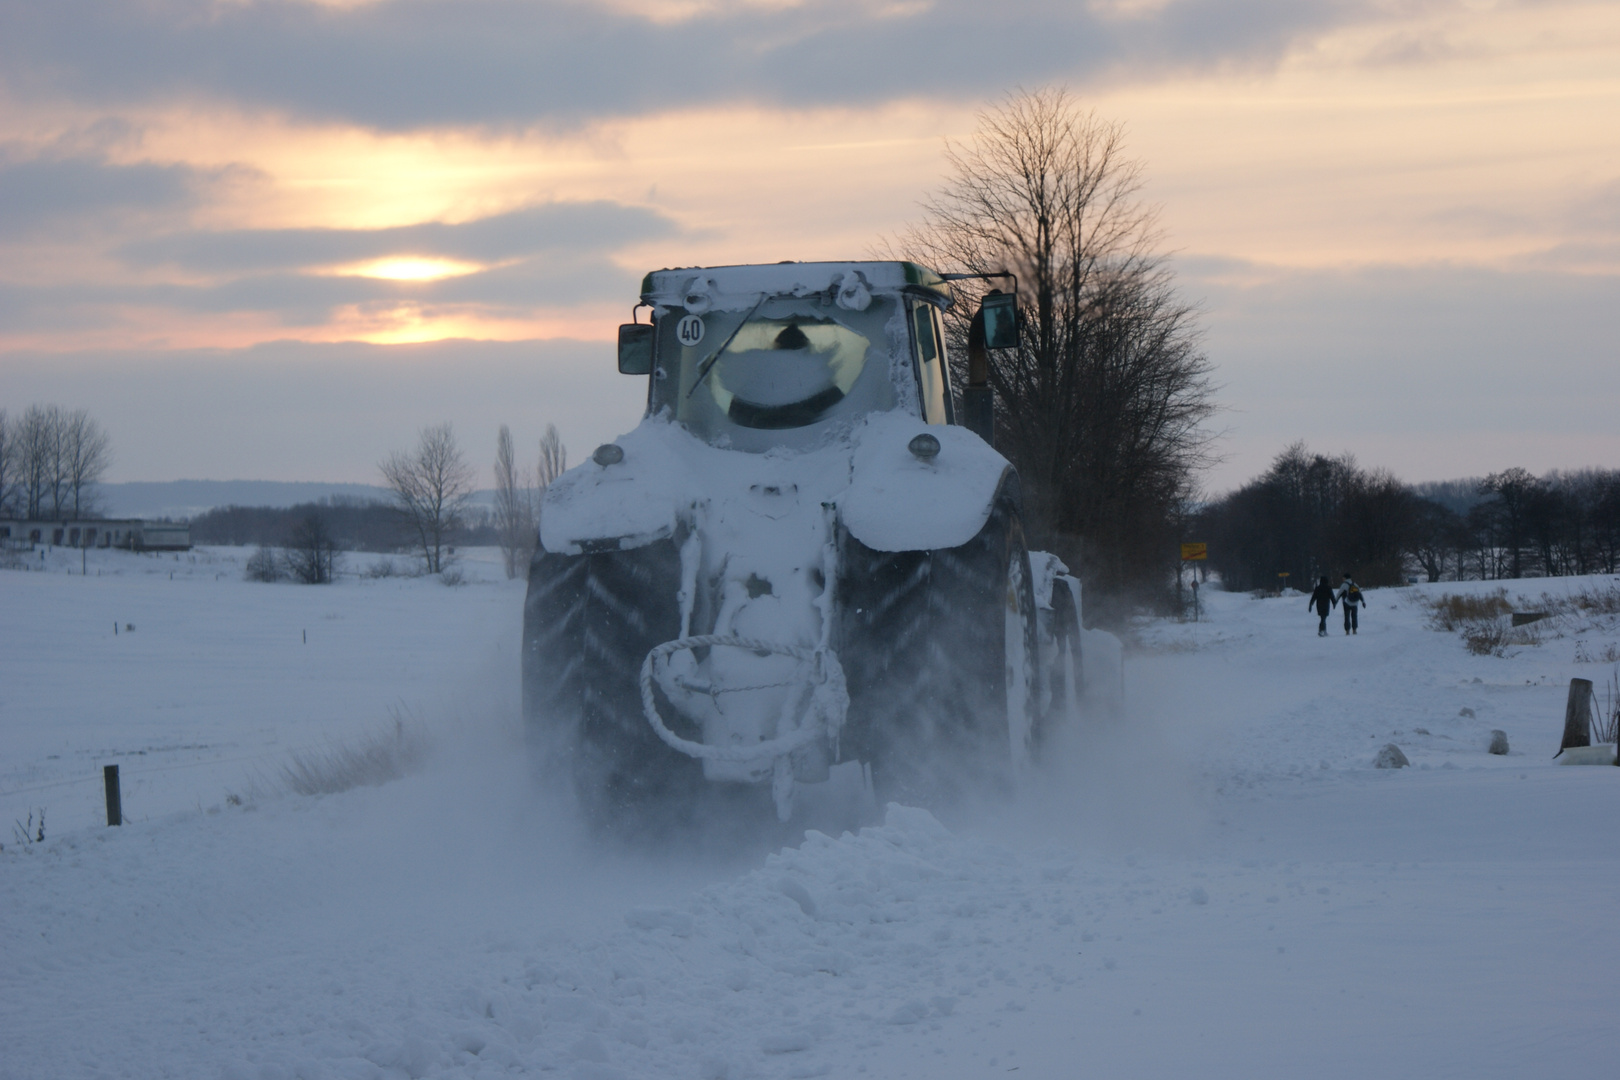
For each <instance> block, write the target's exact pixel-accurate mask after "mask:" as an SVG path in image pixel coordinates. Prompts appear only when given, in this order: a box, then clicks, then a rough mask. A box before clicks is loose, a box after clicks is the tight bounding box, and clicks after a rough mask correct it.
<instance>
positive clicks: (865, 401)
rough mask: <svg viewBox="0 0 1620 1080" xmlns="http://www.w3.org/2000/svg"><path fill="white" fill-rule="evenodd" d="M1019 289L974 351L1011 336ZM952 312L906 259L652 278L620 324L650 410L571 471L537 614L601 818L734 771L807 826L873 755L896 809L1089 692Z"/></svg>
mask: <svg viewBox="0 0 1620 1080" xmlns="http://www.w3.org/2000/svg"><path fill="white" fill-rule="evenodd" d="M1014 297H1015V293H998V292H992V293H991V294H990V295H989V297H987V298H986V300H985V302H984V304H983V306H982V307H981V309H980V311H979V313H978V315H977V316H976V317H975V324H974V331H973V336H972V340H970V351H971V349H973V348H974V347H975V346H976V344H977V341H981V340H982V341H983V343H984V344H985V345H986V346H988V347H990V348H997V347H1007V346H1008V345H1011V344H1013V343H1015V341H1016V337H1015V335H1016V329H1017V328H1016V315H1015V312H1016V307H1015V304H1014ZM950 304H951V284H950V282H949V281H947V280H946V279H945V278H944V277H942V276H941V275H939V274H936V273H934V272H933V271H931V270H928V269H926V268H924V267H921V266H918V265H916V264H913V263H906V262H858V263H782V264H777V265H763V266H728V267H716V268H710V269H685V270H660V271H656V272H654V273H651V274H649V275H647V277H646V279H645V280H644V282H643V284H642V296H641V303H640V304H638V305H637V310H638V311H639V310H640V308H642V307H644V306H645V307H648V308H650V309H651V319H650V321H649V322H632V323H630V324H627V325H625V326H623V327H621V328H620V336H619V370H620V371H621V372H624V373H626V374H631V375H641V376H645V377H646V378H647V409H646V415H645V417H644V419H643V420H642V421H641V423H640V424H639V425H638V426H637V427H636V428H635V430H633V431H631V432H629V433H628V434H626V435H624V436H623V437H621V438H620V439H618V440H617V441H616V442H612V443H608V444H606V445H604V446H601V447H599V448H598V449H597V450H596V452H595V453H593V454H592V455H591V456H590V458H589V459H588V460H587V461H585V462H584V463H583V464H581V465H579V466H577V467H576V468H574V469H571V470H570V471H568V472H567V473H565V474H564V475H563V476H562V477H560V478H559V479H558V480H557V481H556V482H555V483H553V484H552V485H551V486H550V487H549V488H548V489H547V491H546V493H545V497H544V500H543V502H542V506H541V514H540V544H539V548H538V549H537V551H536V553H535V556H534V561H533V563H532V564H531V566H530V570H529V590H528V599H527V602H526V606H525V610H524V634H523V640H524V652H523V701H524V711H525V721H526V725H527V729H528V732H529V735H530V738H531V743H532V745H533V746H534V747H536V748H537V749H538V751H539V752H540V753H541V754H542V755H544V756H545V757H546V758H547V759H548V760H550V761H552V762H553V763H561V764H563V765H565V766H566V768H567V769H568V770H569V771H570V772H571V774H572V776H573V782H574V784H575V786H576V789H577V790H578V793H579V795H580V797H581V799H582V801H583V802H584V804H585V806H586V808H587V811H588V812H589V813H591V814H592V815H593V816H596V817H597V818H598V820H599V821H601V822H606V823H612V822H618V821H623V820H626V819H627V817H628V818H631V819H639V820H645V819H647V817H648V816H649V815H651V816H652V817H655V818H656V819H657V820H660V821H669V820H676V819H679V817H680V816H681V814H682V813H683V812H684V809H685V808H687V807H690V806H691V805H693V804H694V802H695V801H696V800H697V799H698V798H699V797H700V796H701V794H702V793H703V791H704V790H705V789H712V788H713V786H714V785H716V784H723V785H733V786H736V785H752V786H754V788H755V789H758V790H761V791H764V790H768V791H769V793H770V795H771V797H772V798H773V799H774V802H775V806H776V810H777V814H778V816H779V817H780V818H781V820H784V821H785V820H787V819H788V817H789V815H790V814H791V810H792V805H793V797H794V790H795V787H796V785H803V784H816V783H820V782H823V781H825V780H826V779H827V778H828V776H829V770H830V769H832V768H834V767H837V766H840V765H843V764H845V763H850V762H858V763H859V768H860V770H861V777H862V779H863V783H864V784H865V785H866V787H867V788H869V789H871V790H874V791H875V792H876V793H877V794H878V795H879V796H881V797H884V798H902V799H911V800H916V801H922V802H925V803H926V802H929V801H931V800H938V799H941V798H945V797H949V796H951V795H953V794H956V793H959V792H961V791H963V790H967V789H973V788H979V787H981V786H983V787H991V788H994V787H997V786H1005V785H1006V784H1008V783H1009V782H1010V781H1012V780H1014V779H1015V778H1016V777H1017V776H1018V775H1019V773H1021V772H1022V771H1024V770H1027V769H1028V768H1030V767H1031V765H1032V763H1033V762H1034V761H1035V759H1036V758H1037V757H1038V756H1039V754H1040V752H1041V747H1042V744H1043V742H1044V741H1045V740H1046V739H1047V737H1048V735H1049V733H1050V731H1051V729H1052V727H1053V725H1054V724H1055V723H1056V722H1057V721H1058V718H1060V717H1061V716H1063V715H1065V714H1066V713H1068V712H1069V711H1070V710H1071V708H1072V704H1073V703H1074V702H1075V701H1077V700H1078V695H1079V693H1080V689H1081V686H1080V683H1081V679H1082V672H1083V670H1084V667H1083V666H1082V657H1081V636H1082V631H1081V628H1080V591H1079V586H1078V583H1077V582H1076V581H1074V580H1073V579H1072V578H1071V577H1069V575H1068V574H1067V573H1066V571H1065V568H1064V567H1063V565H1062V564H1061V563H1060V562H1058V560H1057V559H1056V558H1054V557H1052V556H1049V555H1044V554H1041V553H1033V554H1032V553H1031V552H1029V551H1028V550H1027V548H1026V546H1025V539H1024V530H1023V523H1022V521H1021V518H1020V500H1019V488H1018V476H1017V474H1016V472H1015V471H1014V470H1013V468H1012V467H1011V466H1010V465H1009V464H1008V462H1007V460H1006V459H1005V458H1003V457H1002V456H1001V455H1000V454H998V453H997V452H996V451H995V450H994V449H992V447H991V446H990V444H989V443H988V442H987V441H986V438H982V437H981V436H980V434H976V433H975V432H974V431H973V430H970V429H969V427H968V426H964V425H963V424H962V423H959V422H958V420H957V417H956V415H955V412H954V408H955V402H954V401H953V394H952V388H951V385H950V378H951V377H950V373H949V367H948V365H947V364H946V358H945V350H944V335H943V333H942V329H943V327H942V323H941V313H942V312H943V311H944V310H945V309H946V308H947V307H949V306H950ZM979 355H980V357H981V359H982V352H981V353H980V354H979ZM977 368H978V369H979V370H982V369H983V364H982V362H981V363H980V364H978V365H977ZM970 382H973V383H976V384H977V383H982V382H983V380H982V378H972V379H970ZM962 390H963V393H962V394H961V395H960V396H961V397H962V399H963V400H964V401H965V402H967V403H968V404H969V405H970V406H971V407H972V408H973V409H975V410H976V415H977V417H978V425H977V426H979V427H980V428H981V429H983V428H985V427H986V426H987V423H988V417H989V410H988V404H989V402H988V397H987V395H988V387H987V386H982V385H975V386H970V387H964V388H962ZM964 411H966V410H964ZM988 434H989V433H988V431H987V430H985V431H984V435H985V436H986V437H988ZM1087 636H1088V637H1089V636H1091V635H1089V634H1088V635H1087ZM1104 636H1105V637H1106V635H1104ZM1088 644H1089V642H1088ZM1106 646H1107V643H1103V647H1104V648H1105V649H1106ZM1113 662H1114V663H1116V664H1117V660H1115V661H1113ZM1087 666H1092V667H1094V666H1095V665H1087ZM850 767H853V766H847V765H846V769H847V768H850ZM761 798H763V795H762V796H761Z"/></svg>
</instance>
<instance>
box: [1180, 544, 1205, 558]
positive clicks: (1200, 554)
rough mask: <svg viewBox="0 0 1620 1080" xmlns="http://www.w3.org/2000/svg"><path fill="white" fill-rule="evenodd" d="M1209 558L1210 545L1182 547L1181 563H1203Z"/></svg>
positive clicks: (1185, 545) (1187, 545)
mask: <svg viewBox="0 0 1620 1080" xmlns="http://www.w3.org/2000/svg"><path fill="white" fill-rule="evenodd" d="M1207 558H1209V545H1208V544H1182V545H1181V561H1182V562H1201V561H1203V560H1205V559H1207Z"/></svg>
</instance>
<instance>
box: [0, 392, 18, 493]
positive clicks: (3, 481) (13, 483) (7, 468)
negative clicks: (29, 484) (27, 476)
mask: <svg viewBox="0 0 1620 1080" xmlns="http://www.w3.org/2000/svg"><path fill="white" fill-rule="evenodd" d="M16 444H17V425H16V424H15V423H13V422H12V421H11V420H10V419H9V418H8V417H7V415H6V410H4V409H0V517H8V516H10V515H11V514H14V513H16V509H15V506H14V504H15V501H16V495H17V446H16Z"/></svg>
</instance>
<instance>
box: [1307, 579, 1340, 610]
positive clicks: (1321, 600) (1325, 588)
mask: <svg viewBox="0 0 1620 1080" xmlns="http://www.w3.org/2000/svg"><path fill="white" fill-rule="evenodd" d="M1338 602H1339V601H1338V600H1337V599H1336V598H1335V597H1334V595H1333V586H1331V585H1318V586H1317V587H1316V591H1315V592H1313V593H1311V598H1310V600H1309V601H1308V602H1307V603H1306V604H1305V606H1306V607H1308V608H1312V607H1314V608H1315V609H1316V613H1317V614H1318V615H1326V614H1327V613H1328V612H1329V611H1332V610H1333V608H1334V606H1335V605H1337V604H1338Z"/></svg>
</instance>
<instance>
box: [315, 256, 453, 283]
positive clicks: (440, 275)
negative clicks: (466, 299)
mask: <svg viewBox="0 0 1620 1080" xmlns="http://www.w3.org/2000/svg"><path fill="white" fill-rule="evenodd" d="M482 269H484V268H483V267H482V266H480V265H478V264H477V263H469V262H461V261H459V260H457V259H442V258H436V257H433V256H422V255H389V256H386V257H385V258H381V259H373V260H371V261H370V262H364V263H356V264H354V265H352V266H340V267H336V268H335V269H332V270H329V271H327V272H328V273H331V274H339V275H342V276H345V277H368V278H382V279H383V280H385V281H440V280H442V279H444V278H452V277H460V276H462V275H463V274H472V273H476V272H477V271H479V270H482Z"/></svg>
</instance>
